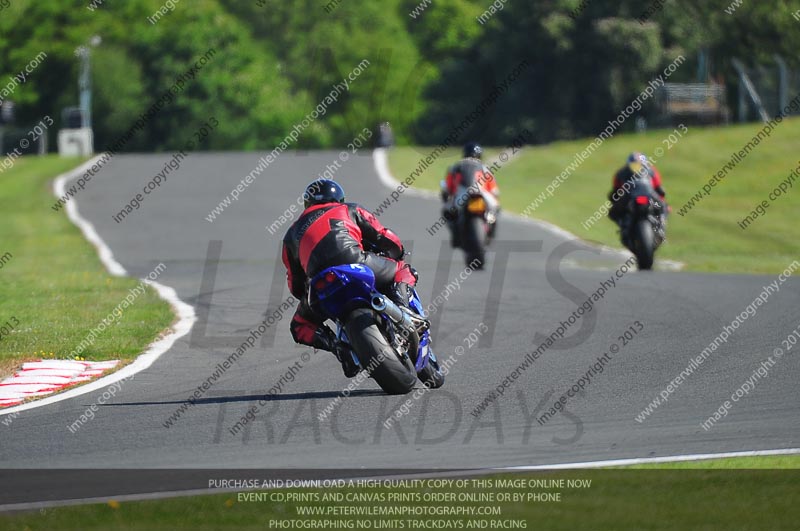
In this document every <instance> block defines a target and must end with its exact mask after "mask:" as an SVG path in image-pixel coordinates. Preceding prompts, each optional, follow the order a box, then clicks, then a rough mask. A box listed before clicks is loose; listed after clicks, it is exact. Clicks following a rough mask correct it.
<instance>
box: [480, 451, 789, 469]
mask: <svg viewBox="0 0 800 531" xmlns="http://www.w3.org/2000/svg"><path fill="white" fill-rule="evenodd" d="M795 454H800V448H782V449H778V450H744V451H739V452H720V453H713V454H686V455H668V456H663V457H634V458H630V459H609V460H605V461H584V462H575V463H560V464H553V465H523V466H509V467H499V468H496V469H495V470H507V471H525V470H569V469H575V468H605V467H611V466H630V465H648V464H658V463H680V462H686V461H704V460H707V459H728V458H735V457H768V456H774V455H795Z"/></svg>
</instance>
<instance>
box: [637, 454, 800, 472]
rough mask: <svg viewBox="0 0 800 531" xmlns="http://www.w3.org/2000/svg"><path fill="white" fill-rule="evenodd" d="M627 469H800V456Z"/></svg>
mask: <svg viewBox="0 0 800 531" xmlns="http://www.w3.org/2000/svg"><path fill="white" fill-rule="evenodd" d="M628 468H644V469H660V470H690V469H704V470H707V469H715V470H719V469H750V470H753V469H767V468H771V469H800V455H771V456H759V457H730V458H725V459H704V460H702V461H680V462H676V463H658V464H653V465H636V466H632V467H628Z"/></svg>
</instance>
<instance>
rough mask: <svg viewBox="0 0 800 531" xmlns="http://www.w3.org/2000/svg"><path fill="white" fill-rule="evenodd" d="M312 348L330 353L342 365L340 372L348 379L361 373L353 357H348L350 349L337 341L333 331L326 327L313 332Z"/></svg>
mask: <svg viewBox="0 0 800 531" xmlns="http://www.w3.org/2000/svg"><path fill="white" fill-rule="evenodd" d="M312 346H313V347H314V348H316V349H319V350H327V351H328V352H332V353H333V355H334V356H336V359H337V360H339V363H341V364H342V371H343V372H344V375H345V376H346V377H348V378H352V377H353V376H355V375H356V374H358V373H359V372H360V371H361V368H360V367H359V366H358V365H356V362H355V361H353V356H352V355H350V348H349V347H348V346H347V345H345V344H344V343H342V342H341V341H339V339H338V338H337V337H336V334H334V333H333V330H331V329H330V328H328V327H327V326H321V327H319V328H317V330H316V332H314V344H313V345H312Z"/></svg>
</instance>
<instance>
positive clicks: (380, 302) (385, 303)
mask: <svg viewBox="0 0 800 531" xmlns="http://www.w3.org/2000/svg"><path fill="white" fill-rule="evenodd" d="M370 304H371V305H372V309H373V310H375V311H377V312H383V313H385V314H386V315H388V316H389V319H391V320H392V321H393V322H394V323H395V324H397V325H398V326H401V327H403V328H408V329H410V330H416V328H417V327H416V325H415V324H414V321H412V320H411V316H410V315H408V313H406V312H404V311H403V310H402V309H401V308H400V307H399V306H398V305H396V304H395V303H394V302H392V301H391V300H389V299H387V298H386V297H384V296H383V295H379V294H378V295H373V296H372V298H371V299H370Z"/></svg>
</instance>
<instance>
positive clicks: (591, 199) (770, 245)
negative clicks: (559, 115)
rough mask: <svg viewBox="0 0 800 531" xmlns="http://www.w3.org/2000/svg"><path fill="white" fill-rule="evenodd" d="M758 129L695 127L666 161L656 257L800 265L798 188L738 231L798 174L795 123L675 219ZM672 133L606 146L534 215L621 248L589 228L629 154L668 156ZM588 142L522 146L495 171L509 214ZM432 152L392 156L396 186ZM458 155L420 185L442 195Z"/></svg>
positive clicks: (610, 236) (755, 266) (701, 264)
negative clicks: (663, 225)
mask: <svg viewBox="0 0 800 531" xmlns="http://www.w3.org/2000/svg"><path fill="white" fill-rule="evenodd" d="M760 128H761V126H760V125H759V124H747V125H743V126H732V127H724V128H702V127H696V126H692V127H690V128H689V131H688V133H687V134H685V135H684V137H683V138H680V139H679V140H678V142H677V144H675V145H673V147H672V148H671V149H669V150H668V151H666V152H665V153H664V155H663V156H662V157H661V158H660V160H659V161H658V163H657V164H656V165H657V167H658V168H659V170H660V171H661V173H662V175H663V176H664V185H665V188H666V190H667V199H668V201H669V203H670V204H671V205H672V207H673V213H672V215H671V216H670V219H669V225H668V230H667V236H668V241H667V243H666V244H665V245H664V246H663V247H662V248H661V249H659V251H658V253H657V256H656V258H657V259H658V258H663V259H672V260H679V261H681V262H684V263H685V264H686V268H687V269H689V270H694V271H710V272H740V273H772V274H774V273H779V272H781V271H783V270H784V269H785V268H786V266H787V265H789V264H790V263H791V262H792V261H793V260H795V259H798V258H800V239H798V238H797V219H796V214H797V205H798V204H800V180H796V181H795V183H794V188H793V189H791V190H790V191H789V192H788V193H787V194H784V195H783V196H781V197H780V198H779V199H778V200H777V201H775V202H773V203H772V204H771V206H770V207H769V208H768V210H767V214H766V215H765V216H762V217H759V218H758V219H757V220H756V221H755V222H754V223H753V224H752V225H751V226H750V227H748V228H747V229H746V230H741V229H740V228H739V227H738V225H737V223H738V221H740V220H741V219H743V218H744V217H745V216H746V215H748V214H749V213H750V212H751V210H752V209H753V208H754V207H755V206H756V204H757V203H759V202H760V201H761V200H762V199H766V198H767V194H768V193H769V192H770V191H772V189H773V188H775V186H777V185H778V184H779V183H780V182H781V181H783V180H784V179H787V178H788V177H789V174H790V173H791V171H792V170H793V169H794V168H795V167H797V166H798V156H797V138H798V136H800V119H798V118H794V119H791V120H784V122H783V123H782V124H780V125H779V126H778V127H777V128H776V129H775V130H774V131H773V133H772V136H771V137H770V138H768V139H766V140H765V141H762V142H761V143H760V144H759V145H758V146H757V147H756V148H755V149H754V150H753V151H751V152H750V155H749V156H748V157H747V158H746V159H745V160H744V161H743V162H741V163H740V164H739V165H738V166H737V167H736V169H735V170H733V171H732V172H730V173H729V174H728V176H727V177H726V178H725V179H724V180H723V181H722V182H721V183H718V184H717V186H716V187H715V188H713V191H712V193H711V195H710V196H709V197H705V198H703V200H702V202H700V203H698V204H696V205H695V207H694V209H693V210H691V211H690V212H689V213H688V214H686V215H685V216H683V217H681V216H679V215H678V213H677V211H678V210H679V209H680V207H681V206H683V204H684V203H685V202H686V201H687V200H688V199H689V198H691V197H692V196H693V195H694V194H695V193H696V192H697V191H698V190H700V189H701V187H702V186H703V184H705V183H706V182H708V179H709V178H710V177H711V176H712V175H714V174H716V172H717V171H719V170H720V169H721V168H722V166H723V165H724V164H725V163H726V162H728V161H729V160H730V158H731V156H732V155H733V153H734V152H738V151H739V150H740V149H742V147H743V146H744V144H746V143H747V142H748V141H749V140H750V139H751V138H752V137H753V136H754V135H755V134H757V132H758V131H759V130H760ZM670 133H671V130H656V131H650V132H647V133H644V134H627V135H618V136H615V137H614V138H612V139H611V140H608V141H607V142H605V143H603V145H602V146H601V147H600V148H599V149H598V150H597V151H595V152H594V154H592V155H591V156H590V157H589V158H588V159H586V160H585V161H584V162H583V163H582V164H581V166H580V167H579V168H578V169H577V170H575V172H574V173H573V174H572V175H571V176H570V177H569V179H568V180H567V181H566V182H565V183H564V184H562V185H561V186H560V187H559V188H558V189H557V190H556V191H555V193H554V194H553V196H552V197H550V198H548V199H546V200H545V202H544V203H543V204H542V205H541V206H540V207H539V208H537V209H536V210H535V211H534V212H533V213H532V214H531V216H532V217H536V218H540V219H544V220H547V221H549V222H551V223H554V224H556V225H559V226H561V227H563V228H565V229H567V230H568V231H570V232H572V233H573V234H576V235H577V236H579V237H581V238H583V239H585V240H589V241H596V242H601V243H604V244H606V245H612V246H614V247H621V245H620V243H619V239H618V237H617V234H616V230H615V226H614V225H613V224H612V223H611V222H610V221H608V220H607V219H601V220H600V221H599V222H597V223H596V224H595V225H593V226H591V227H590V228H589V229H588V230H587V229H585V228H584V227H583V226H582V223H583V222H584V221H585V220H586V219H587V218H588V217H589V216H591V215H592V214H593V213H594V212H595V211H597V209H598V208H599V207H600V205H601V204H602V203H603V202H604V201H605V199H606V197H607V194H608V192H609V191H610V189H611V178H612V175H613V174H614V172H616V170H617V169H618V168H619V167H621V166H622V165H623V163H624V161H625V159H626V157H627V155H628V154H629V153H630V152H632V151H641V152H643V153H645V154H647V155H649V156H653V154H654V153H655V150H656V149H657V148H659V147H661V148H662V149H665V148H666V144H663V143H662V141H663V140H665V139H666V138H667V136H668V135H669V134H670ZM591 141H592V139H583V140H578V141H570V142H556V143H553V144H549V145H545V146H534V147H527V148H525V149H524V150H523V152H522V154H521V155H520V156H519V157H518V158H516V159H513V160H511V161H509V162H508V163H507V164H506V165H505V166H504V167H502V168H501V169H500V170H499V171H498V172H497V180H498V183H499V185H500V189H501V192H502V196H501V200H502V204H503V207H504V208H505V209H507V210H510V211H513V212H517V213H522V212H523V211H524V209H525V208H526V207H527V206H528V205H529V204H530V203H531V202H532V201H533V200H534V199H535V198H536V197H537V196H538V194H539V193H541V192H543V191H544V190H545V188H546V187H547V185H548V184H550V183H551V182H552V181H553V179H554V178H555V177H556V176H557V175H559V174H560V173H561V172H562V171H564V169H565V168H566V167H567V166H568V165H569V164H570V163H572V161H573V159H574V157H575V154H576V153H578V152H581V151H583V150H584V149H585V148H586V146H587V145H588V144H589V143H590V142H591ZM431 151H432V148H429V147H416V148H408V147H406V148H397V149H394V150H392V151H391V152H390V155H389V161H390V166H391V169H392V173H393V174H394V175H395V177H396V178H397V179H398V180H402V179H405V178H406V177H407V176H408V175H409V173H410V172H411V171H412V170H413V169H414V168H416V167H417V165H418V163H419V160H420V159H421V158H424V157H425V155H427V154H429V153H430V152H431ZM496 153H498V150H497V149H489V150H487V155H486V156H485V157H484V158H485V159H486V160H490V159H491V157H492V156H493V155H495V154H496ZM458 155H459V153H458V150H450V151H448V152H447V154H446V155H444V156H442V157H441V158H439V159H438V160H437V161H436V162H435V163H434V164H433V165H432V166H431V167H429V168H428V169H427V170H426V171H425V172H424V174H423V175H421V176H420V177H419V178H418V179H417V182H416V185H417V186H420V187H423V188H427V189H432V190H438V186H439V181H440V180H441V179H443V178H444V175H445V173H446V169H447V166H448V165H450V164H452V163H453V162H455V161H456V160H457V158H458ZM437 217H438V212H431V224H432V223H433V222H434V221H435V219H436V218H437ZM500 230H501V231H502V227H501V228H500ZM500 237H502V235H501V236H500Z"/></svg>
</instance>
